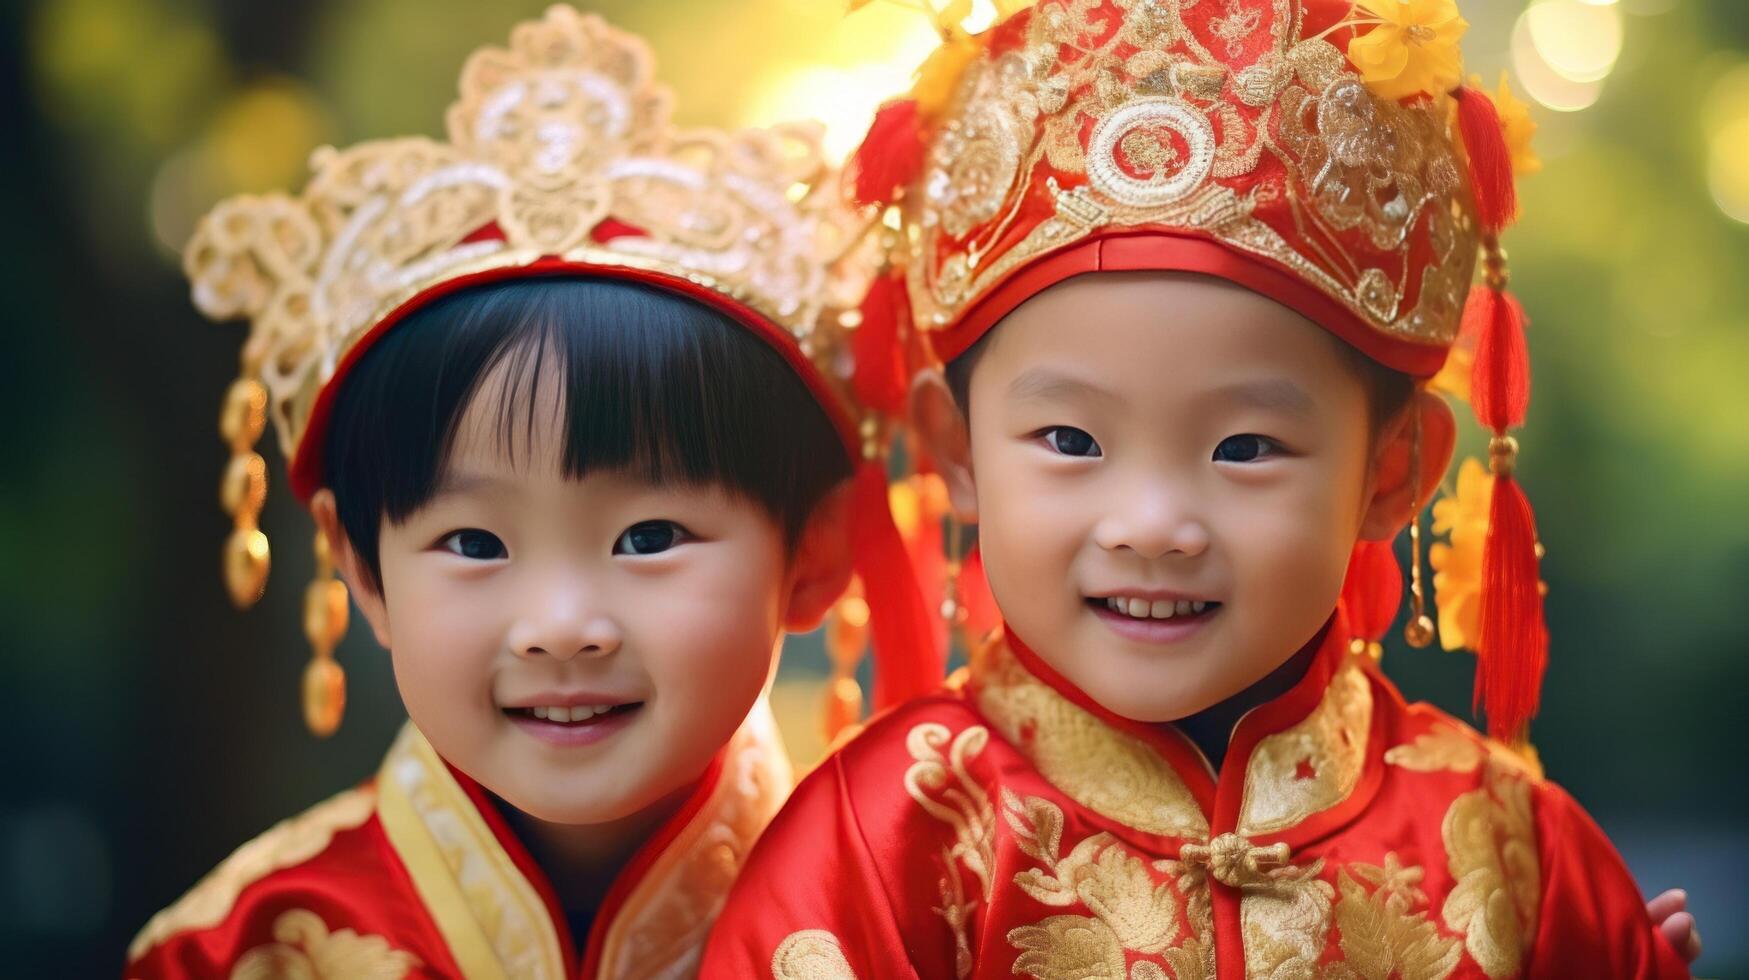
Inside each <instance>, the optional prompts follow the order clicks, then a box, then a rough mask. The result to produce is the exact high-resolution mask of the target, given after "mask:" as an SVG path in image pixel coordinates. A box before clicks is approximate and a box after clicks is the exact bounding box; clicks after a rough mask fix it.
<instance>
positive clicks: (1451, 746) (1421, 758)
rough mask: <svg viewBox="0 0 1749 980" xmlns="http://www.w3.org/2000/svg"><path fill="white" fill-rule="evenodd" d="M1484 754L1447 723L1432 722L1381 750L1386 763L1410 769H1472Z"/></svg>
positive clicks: (1479, 763) (1435, 770)
mask: <svg viewBox="0 0 1749 980" xmlns="http://www.w3.org/2000/svg"><path fill="white" fill-rule="evenodd" d="M1486 757H1487V753H1486V752H1484V751H1482V746H1481V745H1480V744H1478V743H1477V741H1476V740H1475V739H1473V738H1469V737H1467V736H1465V735H1464V734H1463V733H1462V732H1460V731H1458V730H1457V729H1456V728H1453V727H1452V726H1450V725H1436V726H1434V727H1433V728H1432V729H1430V730H1428V731H1425V732H1422V733H1421V734H1419V735H1417V736H1415V740H1414V741H1412V742H1406V743H1404V744H1402V745H1393V746H1391V747H1390V748H1389V749H1388V750H1386V752H1385V762H1386V763H1387V764H1389V765H1393V766H1401V767H1402V768H1404V769H1409V770H1412V771H1414V772H1475V771H1476V767H1477V766H1479V765H1481V764H1482V760H1483V759H1484V758H1486Z"/></svg>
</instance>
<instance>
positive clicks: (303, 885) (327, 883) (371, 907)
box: [126, 753, 723, 980]
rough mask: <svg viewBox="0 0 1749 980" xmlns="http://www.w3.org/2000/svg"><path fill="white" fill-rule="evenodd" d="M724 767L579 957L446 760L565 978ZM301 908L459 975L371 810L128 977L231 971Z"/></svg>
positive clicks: (485, 809) (640, 855) (713, 769)
mask: <svg viewBox="0 0 1749 980" xmlns="http://www.w3.org/2000/svg"><path fill="white" fill-rule="evenodd" d="M722 769H723V755H722V753H718V755H717V757H716V758H714V759H713V760H712V761H711V764H710V766H709V767H708V768H707V769H706V770H705V774H704V775H703V776H702V777H701V778H700V780H699V782H698V784H697V785H696V786H695V787H694V788H693V790H692V792H691V794H690V795H689V796H688V797H687V799H686V802H685V803H683V804H682V805H681V807H680V809H679V810H677V811H676V812H675V814H674V815H673V816H672V817H670V818H669V819H668V821H667V822H666V823H664V824H663V825H662V826H661V827H660V828H659V829H658V830H657V831H656V832H655V833H654V834H652V835H651V836H650V838H649V839H648V840H647V841H645V842H644V844H643V845H642V846H641V847H640V848H639V849H638V850H637V851H636V852H635V853H634V854H633V856H632V858H631V860H630V861H628V862H627V864H626V866H625V868H624V869H622V870H621V871H620V873H619V875H618V877H616V878H615V879H614V882H613V884H612V885H611V886H610V887H609V889H608V892H607V895H606V896H605V898H604V899H603V900H602V904H601V907H600V909H599V910H598V912H597V913H596V915H595V918H594V920H593V922H592V924H591V929H590V934H589V936H588V942H587V943H586V944H585V946H584V948H583V950H582V956H581V958H579V956H578V950H577V947H576V942H575V937H573V936H572V935H571V932H570V926H569V924H568V923H567V920H566V918H565V916H564V913H563V910H562V909H561V907H560V905H559V901H558V896H557V893H556V892H555V891H554V889H553V886H552V882H551V881H550V880H549V879H548V877H547V874H546V872H545V871H544V870H543V869H542V868H541V867H540V865H538V864H536V863H535V860H534V857H533V855H531V854H530V853H529V851H528V849H527V848H526V847H525V846H524V845H523V843H522V841H521V839H520V838H518V837H517V836H516V833H515V831H513V830H512V829H511V827H510V825H509V824H508V823H507V822H505V820H504V817H503V814H502V813H500V812H499V810H498V808H497V806H495V805H494V804H493V803H492V801H491V800H490V799H488V798H487V795H486V791H485V790H484V789H483V788H481V786H480V785H479V784H478V783H476V782H475V781H474V780H473V779H471V778H469V777H468V775H467V774H466V773H463V772H462V771H461V770H459V769H456V768H455V767H454V766H448V771H449V773H450V775H451V776H452V777H453V778H454V779H455V781H456V783H457V784H458V785H459V786H460V787H461V788H462V790H463V791H464V792H465V793H466V794H467V797H468V799H469V800H470V801H471V802H472V803H473V805H474V808H475V809H476V810H477V811H478V812H479V814H480V816H481V818H482V819H484V821H485V823H486V825H487V827H488V828H490V830H491V831H492V834H493V837H494V838H495V839H496V841H497V843H498V846H499V847H501V848H502V849H503V851H504V853H505V854H506V855H508V856H509V858H510V859H511V861H512V862H513V863H514V864H515V866H516V868H517V870H518V871H519V872H521V874H522V876H523V877H524V878H525V879H526V880H527V881H528V883H529V885H530V886H531V887H532V888H533V889H534V890H535V892H536V893H537V894H539V895H540V897H541V900H542V902H543V904H544V905H545V907H546V913H547V915H548V916H550V917H551V920H552V926H553V929H554V931H555V932H556V934H557V935H558V937H559V944H560V947H561V950H562V956H563V959H564V962H565V963H566V965H567V970H568V972H567V976H568V977H569V978H570V980H581V978H595V977H596V976H597V975H598V974H599V972H600V964H599V959H600V956H601V951H602V950H601V947H602V946H603V944H604V943H605V941H606V936H607V930H608V928H609V927H610V926H611V925H612V924H613V922H614V920H615V918H616V917H617V916H618V915H619V913H620V911H621V908H622V906H623V903H624V901H625V899H626V898H627V896H629V895H630V894H631V891H632V889H633V888H634V887H635V886H636V885H637V884H638V883H639V882H640V881H641V880H643V878H644V876H645V875H646V874H647V873H648V872H649V870H650V868H651V866H652V865H653V864H654V863H655V861H656V859H657V858H659V857H660V856H661V855H662V854H663V852H664V851H665V850H666V849H667V848H668V846H669V845H670V844H671V843H673V841H674V839H675V838H676V836H677V835H678V834H679V833H680V832H681V831H682V830H683V829H684V828H685V827H686V826H687V825H688V824H689V823H691V822H692V820H693V819H694V818H695V817H696V816H697V815H698V813H699V811H700V809H701V808H702V807H703V806H704V804H705V803H706V802H707V801H708V800H709V799H710V796H711V793H712V792H713V791H714V790H715V788H716V785H717V780H718V778H719V777H720V775H721V773H722ZM366 791H369V785H368V784H367V789H366ZM298 909H305V910H308V911H310V912H314V913H315V914H316V915H318V916H319V917H320V918H321V919H322V921H323V923H324V925H325V926H326V928H327V929H328V931H329V932H330V933H334V932H338V931H340V930H341V929H350V930H352V931H354V932H356V933H358V934H359V935H361V936H374V937H380V938H381V939H382V940H383V941H384V942H386V943H387V945H388V947H389V948H390V949H393V950H400V951H404V952H407V953H411V954H412V955H414V956H416V957H418V959H419V966H418V967H417V968H415V969H414V970H413V971H412V972H410V973H408V974H407V976H408V977H413V978H422V977H447V978H460V977H461V976H462V973H461V970H460V968H459V967H458V966H457V964H456V963H455V960H454V958H453V956H452V955H451V953H450V951H449V947H448V945H447V944H446V941H445V939H444V936H443V934H442V932H440V931H439V929H438V927H437V924H436V922H435V921H434V920H433V919H432V916H431V913H430V912H429V911H428V909H427V907H426V905H425V902H424V900H423V899H422V898H421V897H420V895H419V892H418V890H417V888H416V887H415V885H414V883H413V879H412V878H411V877H410V876H409V875H408V873H407V869H406V867H405V865H403V864H402V862H401V858H400V856H399V854H397V853H396V851H395V848H394V845H393V844H391V843H390V840H389V837H388V835H387V834H386V833H385V832H384V830H383V826H382V823H381V821H380V820H379V818H378V817H377V816H376V815H375V814H373V815H371V816H370V817H369V818H368V819H367V820H366V821H365V822H364V823H362V824H360V825H359V826H357V827H354V828H352V829H348V830H341V831H338V832H337V833H335V834H334V836H333V838H332V839H331V841H330V842H329V844H328V845H327V846H326V847H325V848H323V849H322V850H321V851H320V852H318V853H317V854H315V855H314V856H313V857H311V858H309V859H308V860H305V861H303V862H300V863H297V864H294V865H292V866H290V867H287V868H282V869H279V870H276V871H273V872H271V873H269V874H266V875H264V876H262V877H261V878H260V879H259V880H256V881H254V882H253V883H250V884H248V885H247V886H246V887H244V888H243V890H242V892H241V893H240V894H239V896H238V898H237V900H236V902H235V903H234V904H233V905H232V907H231V908H230V910H229V911H228V912H226V913H225V914H224V916H223V918H222V919H221V920H220V921H219V922H217V923H215V924H213V925H211V926H208V927H205V928H193V929H188V930H185V931H182V932H179V933H176V934H175V935H172V936H171V937H169V938H168V939H167V940H166V941H164V942H161V943H159V944H157V945H156V946H154V947H152V948H151V949H149V950H147V951H146V952H145V953H144V955H142V956H141V957H140V958H139V959H137V960H134V961H132V962H130V963H129V964H128V966H127V971H126V975H127V976H128V977H129V978H131V980H150V978H160V977H162V978H172V977H174V978H200V977H213V976H229V975H230V974H231V971H232V969H233V968H234V967H235V966H236V964H237V962H238V961H239V960H240V959H242V958H243V957H244V956H245V955H246V954H248V953H249V952H250V951H251V950H256V949H258V948H260V947H263V946H266V945H269V944H271V943H273V942H275V941H276V937H275V936H274V923H275V921H276V920H277V919H278V918H279V917H280V916H281V915H283V914H284V913H286V912H289V911H294V910H298ZM603 980H605V978H603Z"/></svg>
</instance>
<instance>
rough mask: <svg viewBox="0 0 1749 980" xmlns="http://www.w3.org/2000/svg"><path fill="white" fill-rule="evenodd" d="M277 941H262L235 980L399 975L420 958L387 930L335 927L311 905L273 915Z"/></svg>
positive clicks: (356, 979)
mask: <svg viewBox="0 0 1749 980" xmlns="http://www.w3.org/2000/svg"><path fill="white" fill-rule="evenodd" d="M273 938H274V939H275V940H278V941H277V942H273V943H269V944H267V945H265V946H257V947H255V948H254V949H251V950H250V951H248V952H247V953H244V954H243V956H242V958H241V959H239V960H237V965H236V967H234V968H233V969H232V970H231V980H399V978H401V977H404V976H406V975H407V973H408V971H410V970H412V969H413V968H414V967H417V966H419V958H418V957H417V956H414V955H413V954H412V953H409V952H407V951H405V950H399V949H395V948H393V947H391V946H390V945H389V941H388V940H387V939H384V938H383V937H381V936H361V935H359V934H358V933H356V932H354V931H353V930H351V929H341V930H340V931H338V932H334V933H330V932H329V931H328V926H327V923H324V922H323V921H322V919H321V917H320V916H318V915H317V914H316V913H314V912H311V911H309V910H308V909H292V910H291V911H289V912H285V913H283V914H281V915H280V916H279V918H277V919H275V920H274V921H273Z"/></svg>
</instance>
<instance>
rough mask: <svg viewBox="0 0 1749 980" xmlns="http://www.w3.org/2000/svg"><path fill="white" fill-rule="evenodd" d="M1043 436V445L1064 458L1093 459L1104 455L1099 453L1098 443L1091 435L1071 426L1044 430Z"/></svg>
mask: <svg viewBox="0 0 1749 980" xmlns="http://www.w3.org/2000/svg"><path fill="white" fill-rule="evenodd" d="M1044 436H1045V445H1047V446H1049V447H1051V448H1052V449H1054V450H1056V451H1057V452H1059V453H1061V454H1063V455H1064V456H1083V457H1093V456H1103V455H1105V454H1104V453H1102V452H1100V450H1099V443H1097V442H1095V441H1094V440H1093V437H1092V436H1091V435H1088V434H1087V433H1086V432H1085V431H1083V430H1081V429H1077V428H1075V427H1074V426H1072V425H1059V426H1057V427H1056V428H1053V429H1047V430H1045V434H1044Z"/></svg>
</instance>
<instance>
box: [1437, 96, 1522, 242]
mask: <svg viewBox="0 0 1749 980" xmlns="http://www.w3.org/2000/svg"><path fill="white" fill-rule="evenodd" d="M1452 94H1453V96H1454V97H1456V99H1457V103H1458V130H1459V131H1460V132H1461V133H1462V135H1463V140H1464V152H1465V153H1466V154H1467V155H1468V156H1469V158H1470V188H1471V190H1472V192H1473V193H1474V194H1475V198H1476V214H1477V216H1478V217H1480V218H1481V219H1482V229H1483V230H1484V231H1486V232H1488V233H1489V234H1493V235H1498V234H1500V232H1502V231H1504V230H1506V226H1507V225H1510V224H1512V221H1513V219H1514V218H1516V217H1518V188H1517V185H1516V184H1515V183H1514V182H1513V179H1512V150H1511V149H1510V148H1508V146H1507V145H1506V131H1505V129H1504V128H1502V126H1501V125H1500V112H1499V111H1498V110H1497V109H1495V108H1494V102H1493V100H1492V99H1489V98H1488V96H1487V95H1485V94H1483V93H1482V92H1479V91H1477V90H1475V89H1473V88H1470V87H1469V86H1467V85H1466V86H1462V87H1459V88H1458V89H1457V90H1456V91H1454V92H1453V93H1452Z"/></svg>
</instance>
